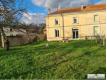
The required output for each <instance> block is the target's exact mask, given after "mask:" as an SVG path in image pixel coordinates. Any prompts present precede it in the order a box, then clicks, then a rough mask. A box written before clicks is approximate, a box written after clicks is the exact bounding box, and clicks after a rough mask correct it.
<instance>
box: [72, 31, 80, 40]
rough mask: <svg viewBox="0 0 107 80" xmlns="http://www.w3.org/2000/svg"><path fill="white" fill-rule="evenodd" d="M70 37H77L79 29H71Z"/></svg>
mask: <svg viewBox="0 0 107 80" xmlns="http://www.w3.org/2000/svg"><path fill="white" fill-rule="evenodd" d="M72 37H73V39H77V38H79V31H78V29H72Z"/></svg>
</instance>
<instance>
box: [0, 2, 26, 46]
mask: <svg viewBox="0 0 107 80" xmlns="http://www.w3.org/2000/svg"><path fill="white" fill-rule="evenodd" d="M20 1H23V0H20ZM15 3H16V0H0V5H1V6H0V16H1V18H2V19H1V20H0V29H1V35H2V36H3V38H4V40H6V39H7V37H6V35H5V33H4V30H3V27H7V26H9V27H12V26H14V25H15V24H16V23H17V21H18V20H19V17H20V16H21V15H22V14H23V12H24V11H25V9H23V8H22V7H20V8H18V9H16V7H15V6H16V5H15ZM2 47H4V46H2Z"/></svg>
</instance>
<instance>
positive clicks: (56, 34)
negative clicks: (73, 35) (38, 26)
mask: <svg viewBox="0 0 107 80" xmlns="http://www.w3.org/2000/svg"><path fill="white" fill-rule="evenodd" d="M55 37H59V30H56V29H55Z"/></svg>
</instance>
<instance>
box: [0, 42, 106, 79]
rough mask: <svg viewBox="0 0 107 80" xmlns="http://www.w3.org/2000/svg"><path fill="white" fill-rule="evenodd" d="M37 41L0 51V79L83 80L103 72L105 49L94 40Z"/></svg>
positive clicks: (104, 68)
mask: <svg viewBox="0 0 107 80" xmlns="http://www.w3.org/2000/svg"><path fill="white" fill-rule="evenodd" d="M46 43H47V42H36V43H32V44H28V45H23V46H17V47H12V48H11V50H10V51H5V50H4V49H0V79H71V80H75V79H78V80H83V79H85V78H86V76H87V74H89V73H96V74H97V73H104V74H105V70H106V67H105V61H106V51H105V47H102V46H100V45H98V44H96V42H95V41H82V40H80V41H71V42H69V43H63V42H48V43H49V47H48V48H45V44H46Z"/></svg>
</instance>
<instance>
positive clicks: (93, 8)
mask: <svg viewBox="0 0 107 80" xmlns="http://www.w3.org/2000/svg"><path fill="white" fill-rule="evenodd" d="M105 9H106V5H105V4H98V5H89V6H84V7H83V8H82V7H79V8H65V9H60V10H57V11H55V12H52V13H50V14H49V15H51V14H61V13H72V12H82V11H86V12H87V11H97V10H105Z"/></svg>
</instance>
